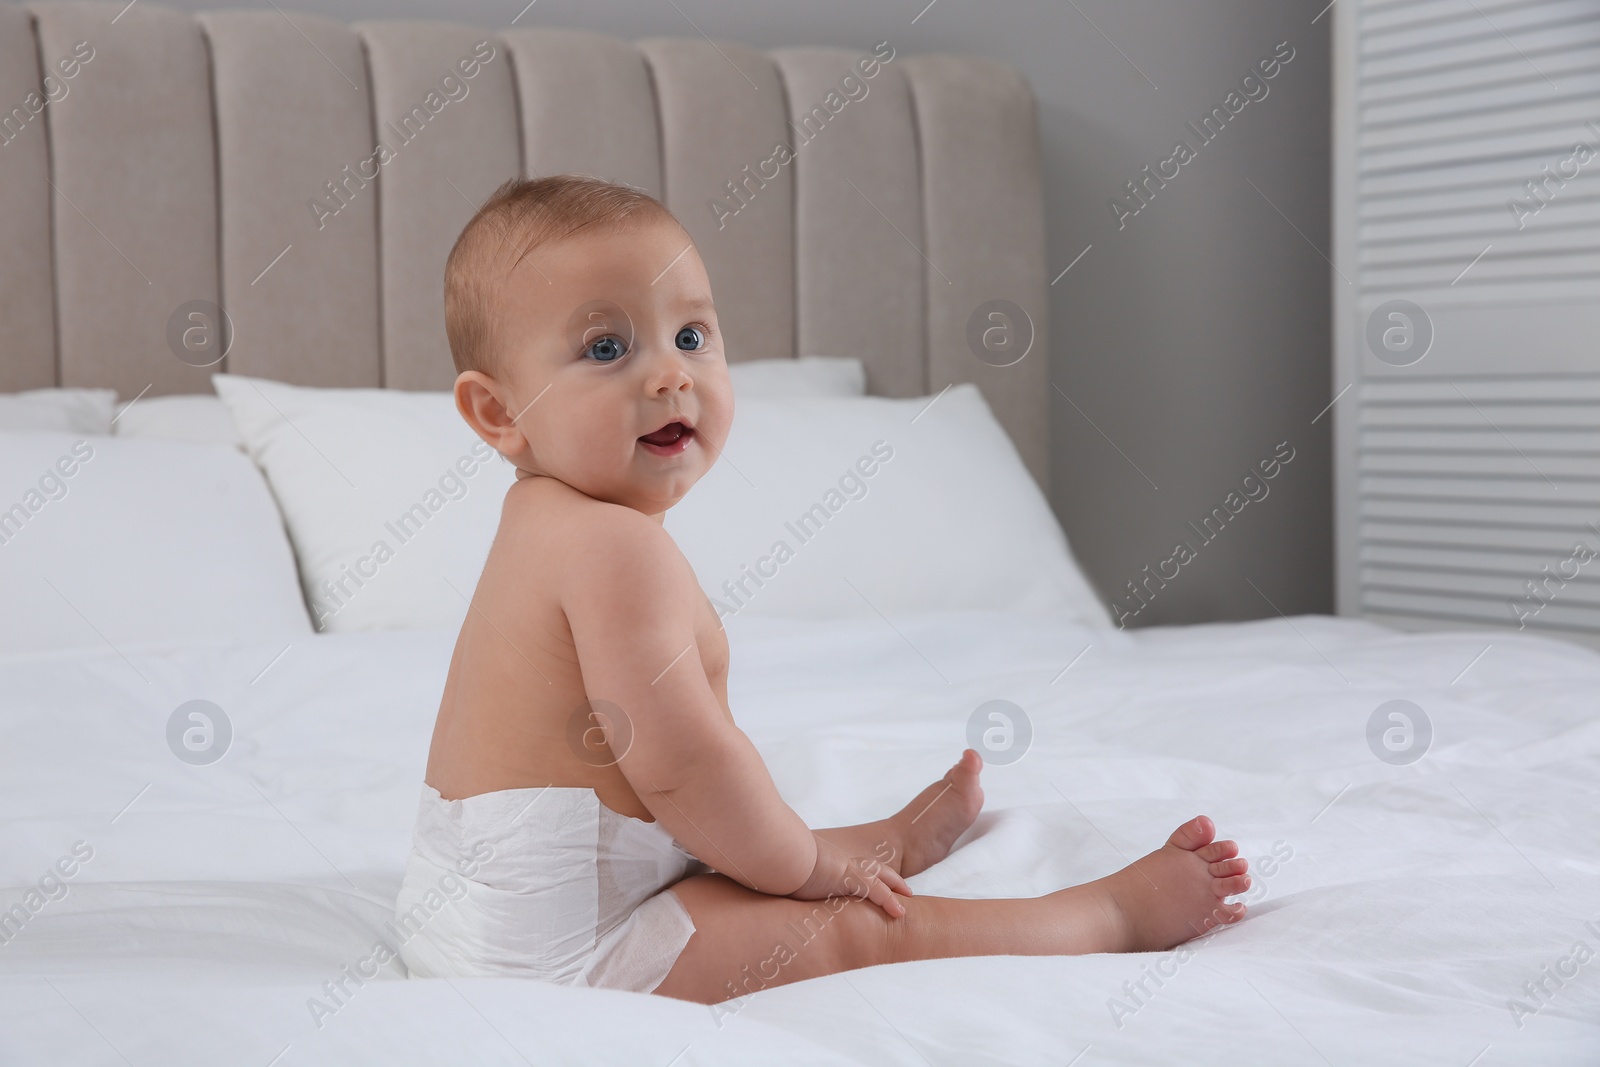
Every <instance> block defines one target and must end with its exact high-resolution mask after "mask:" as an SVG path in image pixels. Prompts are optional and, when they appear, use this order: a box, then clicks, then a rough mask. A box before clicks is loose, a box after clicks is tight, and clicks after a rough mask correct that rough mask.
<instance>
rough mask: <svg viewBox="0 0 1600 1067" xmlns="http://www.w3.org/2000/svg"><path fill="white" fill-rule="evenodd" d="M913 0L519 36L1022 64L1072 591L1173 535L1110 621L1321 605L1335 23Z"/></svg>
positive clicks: (816, 3) (443, 14) (1198, 8)
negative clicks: (1083, 576)
mask: <svg viewBox="0 0 1600 1067" xmlns="http://www.w3.org/2000/svg"><path fill="white" fill-rule="evenodd" d="M167 2H169V3H171V4H172V6H176V7H180V8H185V9H188V10H205V9H210V8H216V7H227V6H259V7H266V6H268V5H267V3H266V0H258V2H256V3H247V4H244V5H237V4H228V3H225V2H210V0H167ZM924 2H925V0H905V2H900V0H896V2H895V3H892V4H891V3H886V2H882V0H877V2H874V3H872V4H871V5H870V6H869V5H865V4H860V3H849V2H845V0H808V2H806V3H803V4H800V3H781V4H780V3H775V2H771V0H769V2H766V3H760V4H751V3H748V2H746V3H737V2H734V0H672V2H663V0H611V2H607V3H596V2H594V0H537V2H536V3H535V4H533V5H532V6H531V7H530V8H529V9H527V10H526V12H525V13H524V14H522V15H521V16H520V19H519V21H518V23H517V24H518V25H519V26H525V25H548V26H573V27H583V28H588V29H594V30H599V31H602V32H607V33H612V34H616V35H617V36H621V37H626V38H637V37H648V36H657V35H675V36H695V35H697V33H700V32H703V33H704V34H706V35H707V36H709V37H711V38H713V39H731V40H737V41H743V42H745V43H748V44H751V45H755V46H757V47H762V48H772V47H778V46H783V45H798V44H815V45H833V46H838V47H845V48H858V49H862V50H867V49H870V47H871V46H872V45H873V44H874V43H875V42H877V41H880V40H885V39H887V40H888V41H890V42H891V43H892V44H893V45H894V47H895V48H896V50H897V51H898V52H900V53H901V54H914V53H919V52H967V53H976V54H980V55H987V56H992V57H994V58H997V59H1000V60H1004V61H1005V62H1008V63H1010V64H1013V65H1014V66H1016V67H1018V68H1020V69H1021V70H1022V72H1023V73H1024V74H1025V75H1026V76H1027V78H1028V80H1029V82H1030V83H1031V84H1032V86H1033V89H1034V92H1035V94H1036V95H1037V97H1038V100H1039V123H1040V132H1041V135H1042V137H1043V148H1044V166H1045V181H1044V186H1045V190H1046V195H1047V204H1046V212H1047V219H1048V225H1049V235H1048V236H1049V248H1050V262H1051V277H1052V278H1054V277H1055V276H1056V274H1057V272H1059V271H1060V270H1062V269H1063V268H1065V267H1066V266H1067V265H1068V264H1069V263H1071V262H1072V260H1073V258H1074V257H1076V256H1077V255H1078V254H1079V253H1080V252H1082V251H1083V249H1084V248H1085V247H1086V246H1092V247H1091V248H1090V250H1089V251H1088V252H1087V253H1086V254H1085V255H1084V256H1083V258H1082V259H1080V260H1078V262H1077V263H1076V265H1075V266H1073V267H1072V269H1071V270H1070V271H1069V272H1068V273H1067V274H1066V275H1065V276H1064V277H1061V278H1060V280H1059V281H1057V282H1056V284H1055V285H1054V286H1053V287H1052V289H1051V294H1052V302H1051V317H1052V326H1051V337H1052V348H1053V351H1052V352H1050V353H1048V358H1049V359H1050V360H1051V367H1052V375H1051V376H1052V378H1053V380H1054V383H1055V386H1056V387H1057V388H1056V389H1055V390H1053V396H1052V399H1053V402H1054V407H1053V409H1052V411H1053V426H1052V432H1053V457H1052V462H1053V465H1054V474H1053V478H1052V481H1053V484H1052V486H1051V501H1052V504H1053V505H1054V507H1055V510H1056V514H1057V515H1058V516H1059V517H1060V519H1061V522H1062V525H1063V527H1064V528H1065V529H1066V531H1067V535H1068V537H1069V538H1071V540H1072V543H1073V546H1074V548H1075V549H1076V551H1077V554H1078V556H1079V558H1080V559H1081V560H1082V561H1083V564H1084V566H1085V568H1086V569H1087V571H1088V572H1089V576H1090V578H1091V579H1092V580H1093V581H1094V582H1095V584H1096V585H1097V586H1098V587H1099V589H1100V591H1101V593H1102V594H1103V599H1105V600H1106V601H1107V602H1110V601H1112V600H1114V599H1118V600H1121V602H1122V603H1124V604H1125V605H1127V607H1128V608H1129V609H1132V608H1136V607H1139V602H1138V601H1136V600H1134V599H1133V598H1132V596H1131V595H1130V594H1129V593H1128V591H1127V589H1126V585H1125V583H1127V582H1129V581H1131V580H1134V579H1140V580H1141V581H1143V580H1145V572H1144V568H1145V567H1146V566H1147V565H1148V566H1149V567H1151V568H1152V570H1154V569H1155V568H1156V567H1157V566H1158V565H1160V564H1161V562H1162V561H1163V560H1166V559H1168V558H1169V557H1171V556H1172V555H1173V549H1174V546H1175V544H1176V543H1177V542H1178V541H1180V540H1184V541H1187V542H1188V543H1189V545H1190V546H1191V547H1192V548H1193V549H1194V550H1195V555H1194V558H1193V559H1192V560H1190V561H1189V562H1187V563H1183V564H1182V565H1181V566H1178V568H1177V576H1176V577H1175V578H1173V579H1172V580H1170V581H1168V582H1166V584H1165V585H1164V587H1159V588H1158V587H1157V584H1156V582H1155V581H1150V582H1149V584H1147V585H1146V586H1145V588H1147V589H1149V590H1151V592H1150V593H1149V594H1147V595H1148V596H1149V604H1148V606H1147V607H1144V608H1143V609H1142V610H1140V611H1139V613H1138V614H1137V615H1136V616H1134V617H1131V618H1129V619H1128V624H1129V625H1149V624H1152V623H1184V622H1200V621H1207V620H1217V619H1243V618H1255V617H1261V616H1272V615H1275V614H1276V611H1275V609H1274V605H1275V606H1276V609H1277V610H1281V611H1283V612H1284V613H1286V614H1290V615H1293V614H1296V613H1304V612H1329V611H1332V609H1333V582H1332V560H1333V552H1332V489H1331V473H1330V471H1331V460H1330V441H1329V431H1330V425H1331V422H1332V419H1331V417H1326V416H1325V417H1323V418H1321V419H1320V421H1318V422H1317V423H1316V424H1314V425H1313V424H1312V421H1311V420H1312V419H1313V418H1314V417H1315V416H1317V415H1318V413H1319V412H1320V411H1321V410H1322V409H1323V407H1324V406H1325V405H1326V404H1327V403H1328V401H1329V400H1330V399H1331V398H1332V393H1333V390H1332V389H1331V388H1330V382H1329V373H1330V372H1329V359H1330V348H1331V345H1330V310H1329V309H1330V287H1329V286H1330V273H1331V268H1330V266H1329V264H1328V262H1327V261H1326V260H1325V259H1324V258H1323V254H1324V253H1328V254H1331V243H1330V239H1329V232H1330V225H1329V203H1330V199H1329V150H1330V146H1329V130H1330V121H1329V117H1330V84H1329V74H1330V72H1329V58H1330V56H1329V41H1330V24H1331V22H1332V16H1331V15H1322V16H1321V18H1320V19H1319V21H1317V22H1315V23H1314V24H1313V22H1312V19H1313V18H1315V17H1317V16H1318V14H1319V12H1321V11H1322V10H1323V6H1324V3H1325V2H1326V0H1066V2H1062V0H1033V2H1026V3H1023V2H1010V3H999V2H995V0H986V2H984V3H979V2H977V0H935V2H934V3H933V5H932V6H931V7H928V8H926V9H924V7H923V4H924ZM279 6H281V7H285V8H292V9H295V10H306V11H313V12H316V13H318V14H321V15H324V16H326V17H329V18H334V19H338V20H341V21H355V20H357V19H363V18H433V19H448V20H452V21H458V22H468V23H476V24H480V25H483V26H485V27H493V28H498V27H503V26H505V25H507V24H508V23H509V22H510V21H511V19H512V18H513V17H515V16H518V13H519V11H521V10H522V0H494V2H490V0H458V2H455V3H446V2H445V0H279ZM919 12H920V14H919ZM1284 41H1287V42H1288V43H1289V45H1290V46H1291V47H1292V48H1293V49H1294V57H1293V59H1292V60H1291V61H1290V62H1289V63H1288V64H1286V65H1284V66H1283V67H1282V69H1281V70H1280V71H1279V72H1278V73H1277V75H1276V76H1275V77H1274V78H1272V79H1271V80H1270V81H1268V82H1267V83H1266V86H1267V89H1268V92H1267V95H1266V96H1265V97H1264V98H1262V99H1260V100H1255V101H1252V102H1249V103H1247V104H1245V106H1244V107H1243V109H1242V110H1241V111H1240V112H1239V114H1238V115H1237V116H1235V117H1234V118H1233V119H1232V121H1230V122H1229V123H1228V124H1227V126H1226V128H1225V129H1223V130H1222V131H1221V133H1220V134H1218V135H1217V137H1216V138H1215V140H1213V141H1211V142H1210V143H1207V144H1202V143H1201V141H1200V139H1199V138H1198V137H1196V136H1195V135H1194V134H1193V133H1191V132H1190V131H1189V130H1188V129H1186V128H1185V125H1184V124H1185V122H1187V121H1192V122H1194V123H1195V124H1196V125H1198V124H1199V122H1200V119H1201V118H1202V117H1203V116H1204V115H1206V114H1207V113H1209V112H1210V110H1211V109H1212V108H1213V107H1219V106H1224V103H1225V101H1224V98H1225V97H1226V96H1227V94H1228V93H1229V91H1230V90H1233V89H1235V88H1237V87H1238V85H1239V82H1240V79H1241V78H1242V77H1243V76H1244V75H1245V74H1247V73H1249V71H1250V70H1251V68H1252V66H1253V65H1254V64H1255V63H1256V61H1257V60H1258V59H1261V58H1263V57H1267V56H1269V55H1271V53H1272V52H1273V50H1274V47H1275V46H1276V45H1277V44H1278V43H1279V42H1284ZM603 74H604V72H599V71H597V72H596V76H597V77H598V76H603ZM1252 91H1253V92H1255V93H1259V91H1260V90H1259V89H1253V90H1252ZM1234 106H1238V105H1237V103H1235V104H1234ZM1180 138H1182V139H1185V140H1187V141H1188V142H1189V143H1190V145H1191V146H1192V147H1193V148H1194V149H1195V150H1196V154H1195V158H1194V159H1193V160H1192V161H1191V162H1189V163H1187V164H1185V165H1183V166H1181V168H1180V169H1179V172H1178V176H1177V177H1175V178H1173V179H1172V180H1171V181H1169V182H1168V183H1167V184H1166V186H1165V187H1164V188H1160V189H1158V190H1156V191H1155V193H1154V195H1153V196H1152V197H1151V198H1150V202H1149V203H1148V205H1146V206H1144V207H1143V208H1142V210H1140V212H1139V213H1138V214H1137V215H1136V216H1134V217H1132V218H1129V219H1126V220H1125V225H1124V226H1122V227H1121V228H1120V229H1119V226H1118V222H1117V220H1116V218H1115V217H1114V215H1113V212H1112V210H1111V208H1110V206H1109V201H1110V200H1111V198H1112V197H1113V196H1116V195H1118V194H1119V193H1122V194H1125V189H1124V183H1125V182H1128V181H1130V180H1133V179H1137V178H1142V177H1143V174H1142V173H1141V168H1143V167H1144V166H1145V165H1147V164H1148V165H1149V166H1151V167H1152V168H1154V167H1155V166H1156V164H1157V163H1158V162H1160V161H1162V160H1165V159H1167V158H1168V157H1170V156H1171V155H1172V152H1173V146H1174V143H1175V142H1176V141H1177V140H1178V139H1180ZM1168 173H1169V174H1170V173H1171V171H1170V169H1169V170H1168ZM1252 183H1253V184H1254V188H1253V187H1252ZM1149 188H1152V189H1153V188H1155V187H1154V185H1153V183H1152V185H1151V186H1150V187H1149ZM1319 250H1320V251H1319ZM1068 398H1070V400H1069V399H1068ZM1284 441H1287V442H1289V444H1290V445H1291V446H1292V447H1293V449H1294V458H1293V460H1292V461H1291V462H1290V463H1289V464H1288V465H1287V466H1284V467H1283V468H1282V469H1281V470H1280V471H1279V473H1278V474H1277V476H1276V477H1275V478H1273V479H1272V480H1271V481H1269V482H1264V483H1251V486H1252V488H1251V491H1252V492H1253V493H1254V494H1256V495H1258V496H1259V495H1260V493H1261V491H1262V488H1261V487H1262V486H1264V487H1265V489H1266V490H1267V495H1266V496H1265V497H1263V498H1262V499H1260V500H1257V501H1254V502H1247V503H1245V505H1244V506H1243V508H1242V510H1241V511H1240V512H1239V514H1238V515H1237V516H1235V517H1233V518H1232V519H1231V521H1229V522H1228V523H1227V524H1226V527H1225V528H1224V529H1223V530H1222V532H1221V533H1220V534H1219V535H1217V536H1216V539H1215V540H1214V541H1211V542H1206V541H1203V540H1202V538H1201V536H1200V535H1199V534H1197V533H1196V532H1195V530H1194V529H1191V528H1190V527H1189V526H1188V523H1190V522H1193V523H1194V524H1195V525H1196V526H1199V524H1200V521H1201V519H1202V518H1204V517H1205V516H1207V515H1209V514H1211V513H1212V511H1213V509H1216V508H1223V507H1225V506H1226V503H1227V500H1226V498H1227V497H1228V494H1229V492H1230V491H1237V490H1238V489H1239V487H1240V483H1241V480H1242V479H1243V477H1244V476H1245V475H1246V474H1248V473H1250V472H1251V470H1252V468H1254V467H1255V465H1256V464H1257V463H1258V462H1260V461H1262V460H1264V459H1270V458H1271V457H1272V456H1273V453H1274V449H1275V447H1276V446H1277V445H1278V444H1279V443H1280V442H1284ZM1246 499H1247V498H1246V497H1245V496H1244V494H1243V493H1242V492H1241V493H1240V494H1239V496H1237V497H1235V498H1233V501H1232V503H1233V505H1234V506H1235V507H1238V506H1239V501H1241V500H1246ZM1224 513H1225V514H1226V512H1224ZM1215 525H1218V524H1217V523H1216V521H1215V520H1213V526H1215ZM1166 566H1167V573H1168V574H1171V573H1173V571H1172V567H1173V566H1174V565H1173V564H1168V565H1166ZM1251 583H1254V585H1255V586H1256V587H1257V588H1258V589H1259V592H1258V591H1257V588H1252V586H1251Z"/></svg>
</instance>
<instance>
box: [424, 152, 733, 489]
mask: <svg viewBox="0 0 1600 1067" xmlns="http://www.w3.org/2000/svg"><path fill="white" fill-rule="evenodd" d="M444 311H445V330H446V332H447V333H448V335H449V338H450V351H451V354H452V356H454V358H455V364H456V371H457V377H456V385H455V396H456V407H457V409H459V410H460V412H461V415H462V417H463V418H465V419H466V420H467V422H468V424H470V425H471V426H472V428H473V429H474V430H475V431H477V433H478V436H480V437H482V438H483V439H484V440H485V441H487V442H488V443H489V444H490V445H491V446H493V447H494V448H495V449H496V450H497V451H498V452H500V453H501V454H502V455H503V456H505V457H506V458H507V459H509V460H511V461H512V462H513V463H515V464H516V465H517V468H518V471H517V476H518V477H519V478H524V477H533V476H546V477H550V478H556V479H559V480H560V481H562V482H565V483H566V484H567V485H570V486H572V487H573V488H574V489H577V490H579V491H580V492H582V493H585V494H587V495H589V496H591V497H594V498H595V499H597V500H606V501H609V502H611V503H614V504H622V505H625V506H627V507H631V508H635V509H637V510H639V511H642V512H644V513H645V514H647V515H654V516H657V517H659V516H660V515H661V514H663V513H664V512H665V511H666V509H667V508H670V507H671V506H672V505H674V504H676V503H677V502H678V501H679V500H680V499H682V498H683V495H684V494H685V493H687V492H688V491H689V488H690V487H691V486H692V485H694V483H695V482H696V481H698V480H699V478H700V477H701V475H703V474H705V472H706V471H707V470H709V469H710V467H711V464H712V463H713V462H714V461H715V459H716V457H717V456H718V455H719V454H720V453H721V451H722V446H723V443H724V442H725V441H726V440H727V436H728V428H729V426H730V425H731V423H732V421H733V389H732V386H731V385H730V384H729V381H728V365H727V362H726V360H725V359H724V356H723V350H722V334H721V332H720V331H719V330H718V329H717V313H716V309H715V307H714V306H713V305H712V302H711V283H710V280H709V279H708V278H707V277H706V269H705V265H704V264H703V263H702V262H701V261H700V255H699V253H698V252H697V251H696V250H695V247H694V242H693V241H691V240H690V238H689V235H688V233H687V232H685V230H684V229H683V227H682V226H681V225H679V224H678V221H677V220H676V219H674V218H673V217H672V214H671V213H670V212H669V211H667V209H666V208H665V207H664V206H662V204H661V203H660V201H658V200H656V199H655V198H654V197H651V196H649V195H648V194H646V193H643V192H640V191H639V190H637V189H633V188H631V187H629V186H625V185H616V184H613V183H611V182H606V181H601V180H600V179H598V178H589V177H581V176H577V175H559V176H556V177H549V178H539V179H535V180H522V179H515V180H512V181H508V182H506V183H505V184H504V185H502V186H501V187H500V188H499V189H498V190H496V191H495V193H494V195H493V196H491V197H490V198H489V199H488V201H486V202H485V203H484V205H483V206H482V207H481V208H479V209H478V213H477V214H476V215H474V216H473V218H472V221H471V222H469V223H467V226H466V228H465V229H464V230H462V231H461V236H460V237H458V238H457V239H456V244H455V247H454V248H453V249H452V250H451V252H450V258H449V261H448V262H447V263H446V265H445V296H444ZM673 424H676V426H674V425H673ZM664 427H667V428H669V429H667V430H666V432H664V433H658V431H662V430H663V428H664ZM680 429H686V432H682V433H679V430H680Z"/></svg>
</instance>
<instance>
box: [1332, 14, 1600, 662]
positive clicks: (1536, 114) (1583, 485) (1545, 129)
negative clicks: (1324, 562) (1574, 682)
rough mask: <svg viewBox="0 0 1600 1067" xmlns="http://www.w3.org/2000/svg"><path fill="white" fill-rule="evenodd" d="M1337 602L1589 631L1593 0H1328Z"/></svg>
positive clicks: (1599, 165) (1597, 424)
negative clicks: (1331, 85) (1330, 4)
mask: <svg viewBox="0 0 1600 1067" xmlns="http://www.w3.org/2000/svg"><path fill="white" fill-rule="evenodd" d="M1332 16H1333V18H1334V39H1335V51H1334V55H1335V63H1334V71H1335V75H1334V77H1335V82H1334V172H1335V173H1334V216H1333V218H1334V222H1333V228H1334V234H1333V238H1334V241H1333V244H1334V254H1333V262H1334V264H1335V269H1334V274H1333V288H1334V383H1333V388H1334V395H1336V396H1338V397H1339V399H1338V400H1337V402H1336V403H1334V405H1333V407H1332V409H1331V410H1330V411H1329V413H1328V415H1327V417H1331V418H1332V419H1333V422H1334V445H1335V447H1334V456H1335V460H1334V462H1335V494H1336V501H1335V505H1336V506H1335V513H1336V522H1337V529H1336V539H1335V543H1336V557H1337V567H1338V577H1337V599H1338V610H1339V612H1340V613H1341V614H1351V615H1367V616H1370V617H1373V618H1375V619H1377V620H1379V621H1383V622H1387V623H1391V624H1394V625H1399V626H1402V627H1405V628H1412V629H1420V628H1443V627H1448V628H1457V629H1458V628H1462V627H1493V628H1510V629H1513V630H1515V629H1519V628H1525V629H1526V630H1529V631H1537V632H1546V633H1556V634H1565V635H1568V636H1571V637H1576V638H1579V639H1582V640H1588V641H1593V642H1597V643H1600V0H1515V2H1505V0H1338V2H1337V3H1336V4H1335V5H1334V7H1333V9H1332Z"/></svg>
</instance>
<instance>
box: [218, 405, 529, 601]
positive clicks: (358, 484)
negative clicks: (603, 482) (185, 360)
mask: <svg viewBox="0 0 1600 1067" xmlns="http://www.w3.org/2000/svg"><path fill="white" fill-rule="evenodd" d="M211 380H212V384H213V385H214V386H215V387H216V390H217V395H218V396H220V397H221V398H222V400H223V402H224V403H225V404H226V405H227V407H228V410H229V411H230V412H231V414H232V416H233V421H234V425H235V426H237V427H238V430H239V435H240V436H241V437H242V438H243V439H244V443H245V448H246V449H247V450H248V451H249V453H250V456H251V458H252V459H254V460H255V462H256V463H257V465H258V466H260V467H261V469H262V470H263V471H264V472H266V476H267V480H268V481H269V482H270V483H271V485H272V492H273V495H274V496H276V497H277V500H278V506H279V507H280V508H281V509H282V511H283V517H284V521H285V522H286V523H287V525H288V527H289V536H290V538H291V539H292V540H293V541H294V548H295V555H296V556H297V557H298V559H299V562H300V580H301V584H302V585H303V586H304V589H305V595H306V602H307V604H308V605H309V606H310V610H311V617H312V624H313V625H315V626H316V627H317V628H318V629H319V630H326V631H330V632H336V633H337V632H348V631H354V630H381V629H413V628H430V627H442V628H449V627H454V626H459V625H460V624H461V620H462V619H463V618H464V617H465V615H466V610H467V600H466V598H470V597H471V596H472V591H473V589H474V588H476V586H477V584H478V576H479V574H480V573H481V572H482V570H483V562H484V560H485V559H486V558H487V557H488V554H489V544H490V542H491V541H493V539H494V532H495V528H496V526H497V525H498V523H499V521H500V506H501V504H502V503H503V501H504V499H505V494H506V490H507V489H508V488H509V487H510V486H511V483H512V482H513V481H515V480H516V473H515V469H514V468H513V467H512V465H511V464H510V463H508V462H506V461H505V460H504V459H502V458H501V457H500V456H499V454H498V453H496V452H495V451H494V450H493V449H492V448H490V447H489V446H488V445H487V444H485V443H484V442H483V441H482V440H481V439H480V438H479V437H478V435H477V434H475V433H473V432H472V430H471V429H470V428H469V427H468V426H467V424H466V422H465V421H464V420H463V419H462V418H461V415H460V414H459V413H458V412H457V411H456V408H455V401H454V400H453V398H452V396H451V394H449V393H411V392H402V391H400V390H398V389H317V388H309V387H301V386H293V385H284V384H282V383H281V382H272V381H266V380H264V379H259V378H244V377H240V376H238V375H233V374H215V375H213V376H212V379H211ZM452 586H453V588H452Z"/></svg>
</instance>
